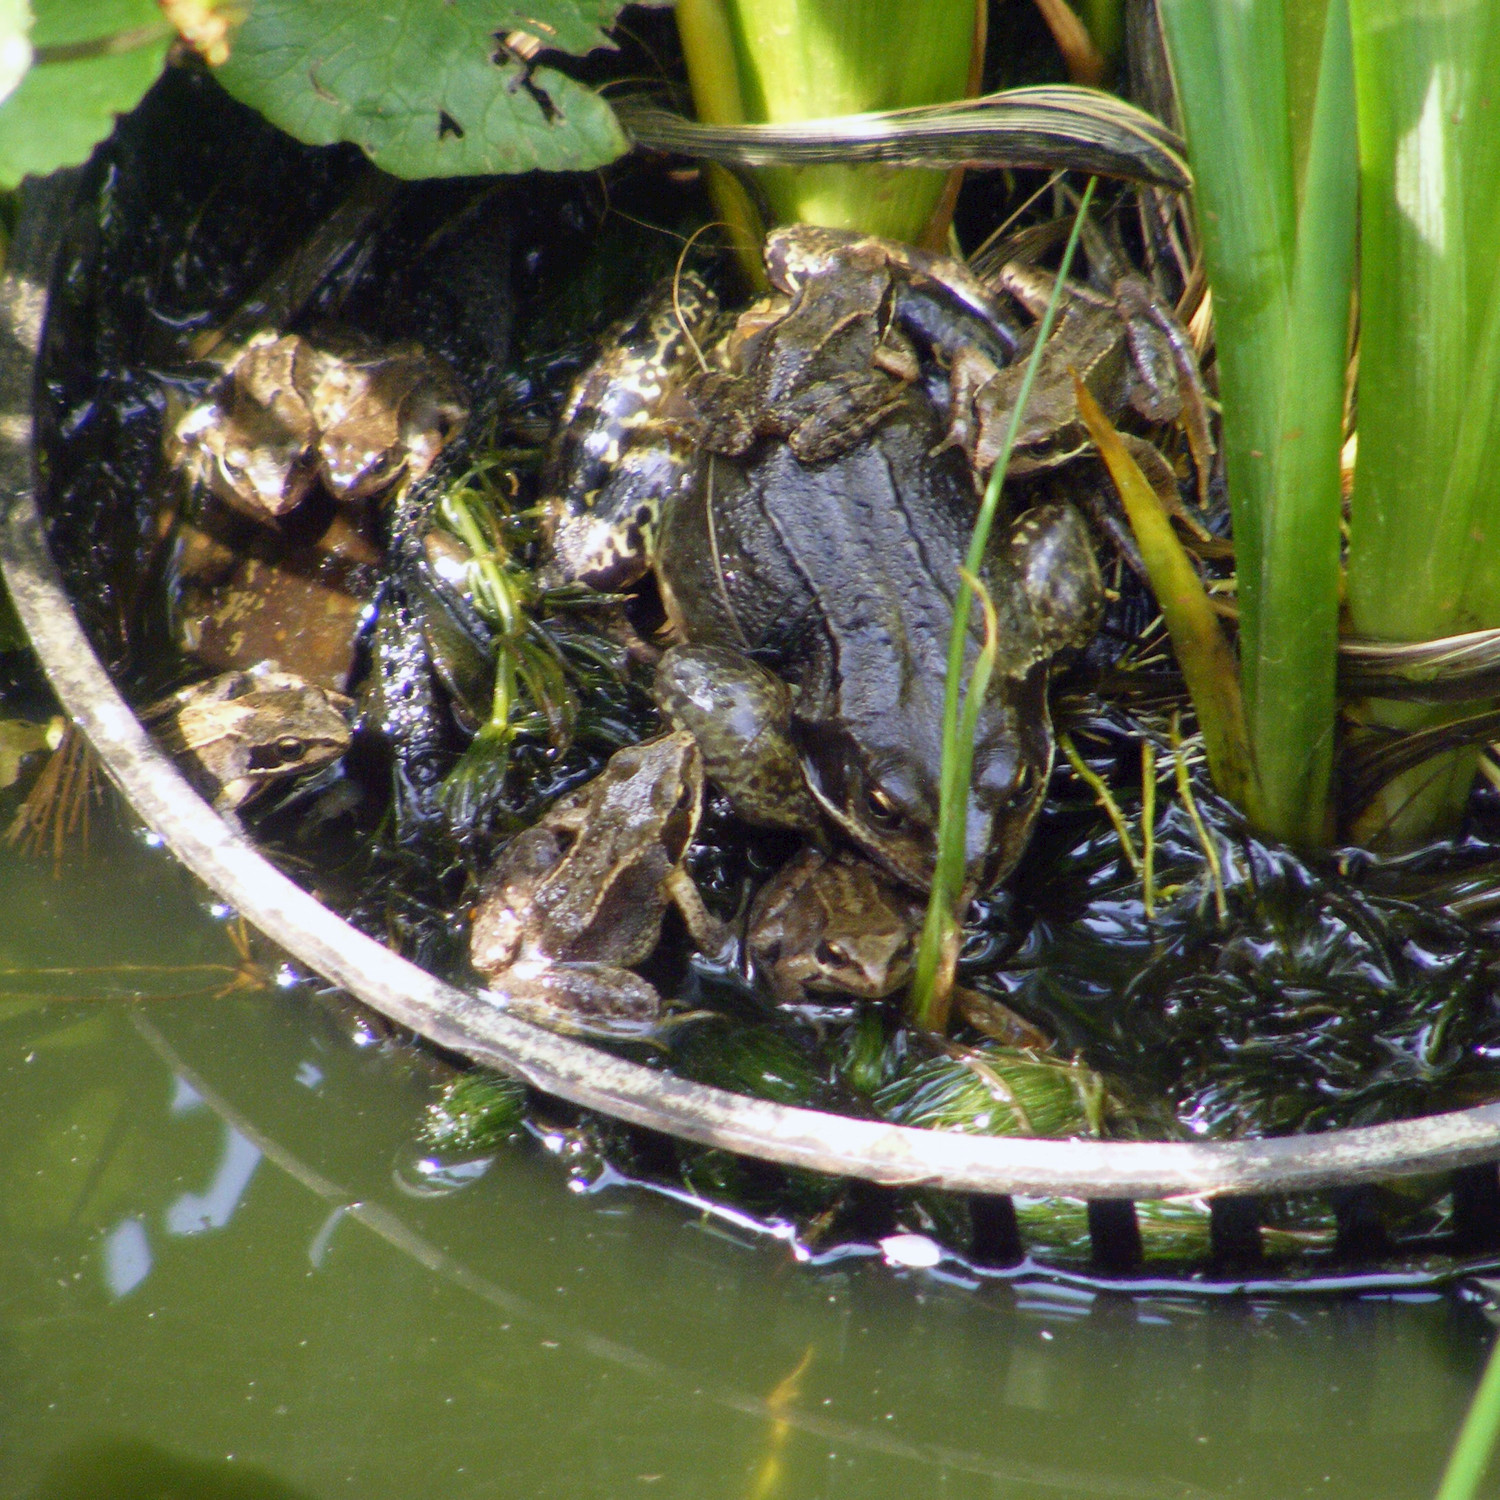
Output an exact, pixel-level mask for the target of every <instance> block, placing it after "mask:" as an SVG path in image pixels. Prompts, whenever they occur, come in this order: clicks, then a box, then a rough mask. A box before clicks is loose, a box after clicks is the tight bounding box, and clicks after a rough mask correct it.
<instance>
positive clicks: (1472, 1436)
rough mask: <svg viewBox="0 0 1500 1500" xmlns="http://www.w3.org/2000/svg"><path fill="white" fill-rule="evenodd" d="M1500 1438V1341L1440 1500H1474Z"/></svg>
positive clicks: (1492, 1351)
mask: <svg viewBox="0 0 1500 1500" xmlns="http://www.w3.org/2000/svg"><path fill="white" fill-rule="evenodd" d="M1497 1437H1500V1342H1496V1343H1494V1344H1492V1345H1491V1346H1490V1357H1489V1363H1488V1364H1486V1365H1485V1367H1484V1374H1483V1375H1482V1376H1481V1377H1480V1381H1479V1389H1478V1390H1477V1391H1475V1392H1474V1399H1473V1400H1472V1401H1471V1402H1470V1403H1469V1410H1468V1411H1467V1412H1466V1413H1465V1415H1464V1423H1463V1426H1462V1427H1460V1428H1459V1431H1458V1440H1457V1442H1455V1443H1454V1445H1453V1451H1452V1453H1450V1454H1449V1455H1448V1464H1447V1467H1446V1468H1445V1469H1444V1470H1443V1482H1442V1483H1441V1484H1440V1485H1439V1486H1438V1492H1437V1500H1473V1497H1474V1496H1475V1495H1477V1494H1478V1493H1479V1485H1480V1482H1481V1481H1482V1480H1483V1478H1484V1475H1485V1471H1486V1470H1487V1469H1488V1468H1489V1465H1490V1459H1491V1458H1492V1457H1493V1455H1494V1452H1495V1440H1496V1438H1497Z"/></svg>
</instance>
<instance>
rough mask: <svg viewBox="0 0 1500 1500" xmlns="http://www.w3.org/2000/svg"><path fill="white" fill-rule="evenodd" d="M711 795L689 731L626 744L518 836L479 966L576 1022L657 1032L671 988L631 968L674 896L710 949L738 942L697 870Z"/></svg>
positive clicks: (487, 899)
mask: <svg viewBox="0 0 1500 1500" xmlns="http://www.w3.org/2000/svg"><path fill="white" fill-rule="evenodd" d="M702 796H703V767H702V758H701V756H700V755H699V752H698V747H697V744H696V742H695V741H694V739H693V737H692V736H691V735H690V734H688V733H686V732H685V731H682V730H676V731H673V732H671V733H669V734H666V735H663V736H662V737H661V738H659V739H655V740H649V741H646V742H645V743H643V744H639V745H631V746H627V747H626V748H625V749H623V750H617V751H616V752H615V754H614V755H613V756H611V758H610V760H609V762H608V763H607V764H606V766H605V767H604V769H603V770H602V771H601V772H600V773H599V774H598V775H597V776H596V777H594V778H593V780H591V781H589V782H587V783H586V784H585V785H584V786H582V787H580V788H579V789H578V790H577V791H576V792H574V793H572V794H571V795H570V796H568V797H565V798H564V799H563V800H562V801H560V802H558V803H557V804H556V805H555V806H554V807H552V809H551V810H550V811H549V812H547V813H546V814H545V815H544V816H543V817H542V819H541V820H540V821H539V822H538V823H537V824H535V825H534V826H533V827H531V828H529V829H527V830H526V831H525V832H523V833H520V834H517V835H516V837H515V838H513V839H512V840H511V841H510V843H509V844H507V845H506V847H505V850H504V852H503V853H502V854H501V857H500V860H499V863H498V864H497V865H496V867H495V870H494V872H493V874H492V876H491V878H490V881H489V883H488V887H487V889H486V891H485V893H484V894H483V895H482V897H481V898H480V901H479V904H478V907H477V909H476V911H475V915H474V925H473V930H472V933H471V936H470V941H469V960H470V962H471V963H472V964H473V966H474V968H475V969H476V970H477V971H478V972H479V973H481V974H482V975H484V976H485V978H486V979H487V980H489V981H490V982H491V983H492V984H493V985H494V986H495V987H496V989H497V990H499V991H500V992H501V993H502V994H503V995H504V996H505V998H506V1000H507V1002H509V1003H510V1004H511V1005H512V1006H515V1007H517V1008H519V1009H521V1010H523V1011H526V1012H529V1013H533V1014H535V1015H536V1016H537V1017H538V1018H539V1019H542V1020H544V1021H548V1022H550V1023H552V1024H555V1025H558V1026H560V1027H562V1028H564V1029H569V1030H581V1031H587V1032H595V1033H603V1034H623V1035H629V1034H632V1033H638V1032H642V1031H648V1030H650V1029H651V1028H652V1027H653V1026H654V1025H655V1023H656V1020H657V1018H658V1013H659V1010H660V1005H661V997H660V996H659V995H658V994H657V992H656V990H655V988H654V987H653V986H652V985H651V984H649V983H648V982H647V981H646V980H645V979H643V978H641V976H640V975H638V974H635V973H632V972H631V967H630V966H631V965H633V964H638V963H640V962H641V961H642V960H643V959H645V958H646V957H648V956H649V955H650V953H651V951H652V949H653V948H655V947H656V944H657V942H658V940H659V939H660V936H661V926H662V919H663V918H664V917H665V915H666V912H667V909H668V907H669V906H675V907H676V908H677V909H678V911H679V912H680V913H681V914H682V916H683V919H684V921H685V923H686V924H687V928H688V932H689V935H690V936H691V937H692V939H693V941H694V943H695V944H696V945H697V946H698V948H699V949H700V950H701V951H703V952H704V953H706V954H707V955H709V956H710V957H716V958H721V959H725V960H727V959H728V958H729V957H730V956H731V955H732V953H733V948H734V944H733V940H732V938H731V937H730V935H729V933H728V930H727V929H726V928H725V927H724V926H723V924H722V923H720V922H718V921H717V919H716V918H714V917H713V916H712V915H711V914H710V913H709V912H708V911H707V910H706V909H705V908H704V906H703V902H702V899H701V898H700V896H699V895H698V891H697V888H696V887H695V886H694V885H693V882H692V879H691V877H690V876H689V875H688V873H687V871H686V870H685V869H684V867H683V858H684V856H685V855H686V853H687V850H688V846H689V845H690V843H691V842H692V838H693V833H694V831H695V829H696V828H697V825H698V815H699V809H700V806H701V803H702Z"/></svg>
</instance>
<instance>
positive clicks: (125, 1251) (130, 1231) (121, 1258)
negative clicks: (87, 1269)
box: [104, 1219, 151, 1297]
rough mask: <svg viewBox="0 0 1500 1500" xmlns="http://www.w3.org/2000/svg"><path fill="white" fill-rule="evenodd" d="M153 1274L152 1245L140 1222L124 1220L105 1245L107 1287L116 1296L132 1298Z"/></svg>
mask: <svg viewBox="0 0 1500 1500" xmlns="http://www.w3.org/2000/svg"><path fill="white" fill-rule="evenodd" d="M150 1273H151V1244H150V1241H149V1240H147V1238H146V1226H145V1225H144V1224H142V1223H141V1221H140V1220H139V1219H122V1220H121V1221H120V1222H119V1223H118V1224H116V1225H115V1227H114V1228H113V1229H112V1230H111V1231H110V1234H109V1238H108V1239H107V1240H105V1242H104V1284H105V1285H106V1286H107V1287H108V1288H109V1290H110V1295H111V1296H114V1297H124V1296H128V1295H129V1293H131V1292H133V1291H134V1290H135V1289H136V1288H137V1287H138V1286H139V1285H140V1284H141V1283H142V1282H143V1281H144V1280H145V1279H146V1277H147V1276H148V1275H150Z"/></svg>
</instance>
